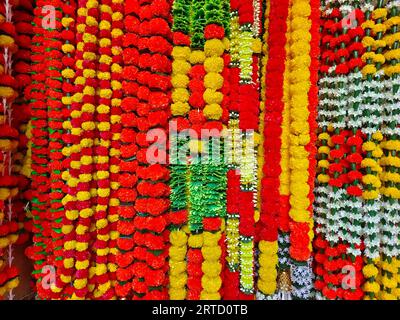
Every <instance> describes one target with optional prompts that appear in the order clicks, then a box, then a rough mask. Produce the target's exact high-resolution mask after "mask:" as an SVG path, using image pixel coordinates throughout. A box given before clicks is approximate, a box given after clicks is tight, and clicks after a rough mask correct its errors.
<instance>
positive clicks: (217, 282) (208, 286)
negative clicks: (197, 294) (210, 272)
mask: <svg viewBox="0 0 400 320" xmlns="http://www.w3.org/2000/svg"><path fill="white" fill-rule="evenodd" d="M221 285H222V280H221V278H220V277H209V276H207V275H203V277H202V278H201V286H202V287H203V289H204V291H206V292H208V293H213V292H218V291H219V289H221Z"/></svg>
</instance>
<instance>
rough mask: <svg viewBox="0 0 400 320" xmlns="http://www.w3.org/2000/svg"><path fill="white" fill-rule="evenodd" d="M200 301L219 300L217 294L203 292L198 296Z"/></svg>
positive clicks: (219, 296)
mask: <svg viewBox="0 0 400 320" xmlns="http://www.w3.org/2000/svg"><path fill="white" fill-rule="evenodd" d="M200 299H201V300H221V295H220V294H219V292H205V291H202V292H201V294H200Z"/></svg>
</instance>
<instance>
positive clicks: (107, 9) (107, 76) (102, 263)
mask: <svg viewBox="0 0 400 320" xmlns="http://www.w3.org/2000/svg"><path fill="white" fill-rule="evenodd" d="M113 3H115V1H114V2H113V1H111V0H102V1H100V2H99V16H100V17H101V21H100V22H99V24H98V28H99V40H98V46H99V48H98V54H99V59H98V69H97V70H96V71H97V72H96V73H97V74H96V76H97V81H98V85H99V91H98V96H99V97H98V100H97V103H98V105H97V108H96V109H97V110H96V111H97V112H96V120H97V121H96V127H97V130H98V138H97V139H96V140H95V149H94V150H95V154H96V156H95V157H93V162H94V168H95V170H96V171H95V173H94V175H93V178H94V180H96V183H97V186H96V187H97V199H96V204H97V205H96V209H95V213H94V217H95V220H96V222H95V223H96V240H95V241H94V243H93V249H94V253H93V258H92V259H93V262H92V267H91V268H93V270H94V272H95V275H93V278H92V279H91V280H92V281H91V284H94V288H93V289H94V290H93V298H94V299H100V300H110V299H112V298H113V297H114V294H115V293H114V289H113V288H112V286H111V281H110V276H111V274H112V273H113V270H114V272H115V268H113V266H112V262H111V261H109V257H110V258H111V257H112V256H113V255H114V254H115V252H114V254H113V253H111V249H112V246H110V242H111V240H114V239H112V238H111V235H112V231H111V226H110V224H111V223H113V222H115V221H116V220H117V219H118V215H116V214H115V212H113V211H112V210H110V208H109V205H110V203H111V204H112V201H111V197H110V195H111V190H112V189H111V188H112V187H113V189H117V188H118V185H117V186H115V185H113V186H111V181H116V180H117V181H118V178H117V179H115V178H114V179H113V177H111V174H113V175H114V177H115V175H116V174H117V173H118V165H116V164H115V162H114V163H111V158H115V157H117V156H118V155H119V150H118V149H116V148H113V147H112V146H111V139H112V138H113V134H114V133H118V132H115V131H111V125H112V124H116V123H118V122H119V115H118V114H117V115H113V116H111V109H114V107H116V108H117V107H118V103H119V102H118V101H115V100H112V98H113V96H114V95H115V94H116V92H115V91H117V90H119V88H120V87H121V84H120V83H118V81H116V80H115V77H111V70H112V68H113V66H112V63H113V62H114V59H113V57H114V55H115V53H117V55H119V51H118V48H117V46H115V44H114V43H112V40H113V39H112V38H113V36H116V35H118V34H120V33H121V32H122V31H121V30H119V29H118V30H119V31H118V30H116V29H113V28H112V22H113V16H114V15H113V14H114V12H113V9H112V7H111V5H112V4H113ZM114 17H117V16H114ZM114 71H115V69H114ZM116 71H118V70H116ZM114 74H115V75H118V73H117V72H113V76H114ZM115 103H116V104H115ZM114 127H115V126H114ZM113 129H114V128H113ZM114 161H115V160H114ZM114 249H115V248H114ZM90 291H92V290H90Z"/></svg>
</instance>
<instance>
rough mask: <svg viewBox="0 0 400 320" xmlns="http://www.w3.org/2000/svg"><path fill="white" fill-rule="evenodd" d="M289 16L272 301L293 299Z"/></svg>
mask: <svg viewBox="0 0 400 320" xmlns="http://www.w3.org/2000/svg"><path fill="white" fill-rule="evenodd" d="M290 17H291V6H289V8H288V16H287V20H286V35H285V36H286V42H285V54H286V56H285V71H284V78H283V96H282V101H283V103H284V105H283V110H282V124H281V127H282V136H281V142H282V143H281V150H280V153H281V157H280V168H281V173H280V175H279V203H280V210H279V217H278V223H279V224H278V228H279V234H278V247H279V249H278V277H277V293H276V294H275V295H274V297H273V299H277V300H289V299H291V294H290V291H291V280H290V259H289V258H290V256H289V246H290V241H289V209H290V203H289V195H290V167H289V159H290V153H289V145H290V105H289V101H290V97H289V87H290V83H289V72H290V65H289V61H290V41H288V39H290V34H291V30H290V28H291V26H290Z"/></svg>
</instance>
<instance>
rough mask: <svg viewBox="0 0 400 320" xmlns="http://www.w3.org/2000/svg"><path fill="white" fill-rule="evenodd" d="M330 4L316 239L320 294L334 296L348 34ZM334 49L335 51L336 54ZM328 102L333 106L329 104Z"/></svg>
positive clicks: (338, 293)
mask: <svg viewBox="0 0 400 320" xmlns="http://www.w3.org/2000/svg"><path fill="white" fill-rule="evenodd" d="M330 6H332V7H329V8H327V13H328V15H327V21H326V22H325V28H326V30H327V34H326V35H325V36H324V37H323V43H324V44H325V45H326V50H324V53H323V59H324V60H325V62H324V63H323V66H322V67H321V71H322V72H323V73H324V74H325V76H324V77H323V78H322V79H321V84H322V85H323V86H324V87H325V88H326V89H325V92H324V94H325V96H324V99H322V100H321V103H323V104H325V105H326V107H325V108H324V110H323V111H321V112H320V114H321V115H323V116H324V117H325V120H324V121H323V124H322V125H323V126H325V127H327V128H326V130H325V132H324V133H325V134H324V133H323V136H322V137H321V138H322V139H323V140H327V141H328V145H326V146H322V147H320V148H319V152H320V153H324V154H328V153H329V156H328V162H325V163H323V165H324V166H326V169H327V170H326V172H327V173H329V177H326V176H322V177H321V176H320V178H322V182H323V183H328V186H327V187H328V188H327V200H328V201H327V205H326V210H325V217H324V218H323V221H324V224H325V226H324V228H323V229H324V233H325V239H319V241H318V243H319V244H320V248H321V251H322V252H323V254H322V255H321V256H319V257H318V259H319V263H321V267H320V268H319V275H320V276H322V279H323V282H322V283H320V284H319V285H320V290H321V292H322V297H324V298H327V299H336V298H342V297H343V290H342V288H341V287H339V284H340V283H341V278H342V274H341V268H342V267H343V266H344V265H345V259H344V258H343V257H342V254H343V252H344V251H346V248H347V247H346V246H345V245H344V244H343V243H342V241H343V238H344V237H345V232H346V229H345V228H344V226H345V224H344V223H342V221H341V219H342V217H344V218H345V216H343V213H344V207H345V204H346V203H347V202H346V201H345V200H346V192H345V190H344V189H343V188H342V186H343V181H344V179H345V177H346V174H345V169H344V168H346V166H347V161H346V160H345V159H343V158H344V157H343V156H344V154H345V147H346V146H345V144H344V141H345V137H346V136H345V134H346V132H345V131H344V128H345V116H346V102H345V100H343V99H341V97H342V96H343V95H344V94H346V92H345V90H344V89H343V88H344V86H345V83H346V81H347V80H348V78H347V77H346V74H347V73H348V68H347V65H346V58H347V56H346V55H345V54H343V53H344V52H346V49H345V48H346V45H347V43H348V35H346V34H342V33H341V31H342V29H341V26H342V20H341V19H342V17H343V14H344V13H343V12H341V11H340V9H339V8H338V4H337V3H336V2H333V3H331V4H330ZM339 26H340V27H339ZM336 52H338V54H337V55H336ZM322 81H323V82H322ZM331 105H332V106H333V107H330V106H331ZM324 240H326V241H324Z"/></svg>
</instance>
